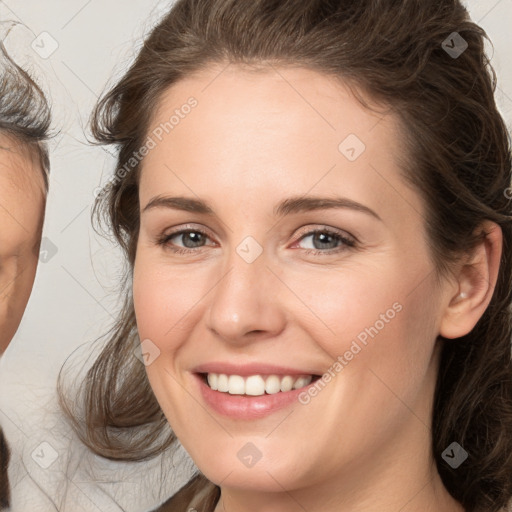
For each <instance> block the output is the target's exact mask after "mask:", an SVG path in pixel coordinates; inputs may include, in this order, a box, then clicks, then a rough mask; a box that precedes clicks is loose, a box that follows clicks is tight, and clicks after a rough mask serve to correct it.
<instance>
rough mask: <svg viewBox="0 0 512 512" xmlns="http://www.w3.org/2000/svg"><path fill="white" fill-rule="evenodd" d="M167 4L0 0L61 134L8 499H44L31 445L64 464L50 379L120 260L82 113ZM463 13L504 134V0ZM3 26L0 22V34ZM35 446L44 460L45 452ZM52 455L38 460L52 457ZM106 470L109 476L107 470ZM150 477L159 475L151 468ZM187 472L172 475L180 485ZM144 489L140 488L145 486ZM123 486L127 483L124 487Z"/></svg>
mask: <svg viewBox="0 0 512 512" xmlns="http://www.w3.org/2000/svg"><path fill="white" fill-rule="evenodd" d="M170 3H171V2H169V1H168V0H166V1H161V0H160V1H157V0H138V1H136V2H129V3H128V2H123V1H121V0H103V1H99V0H67V1H64V0H45V1H44V2H41V1H40V0H4V1H0V20H2V21H4V20H12V21H20V22H21V23H22V24H23V26H21V25H17V26H15V27H14V28H12V29H11V32H10V33H9V35H8V36H7V38H6V46H7V47H8V49H11V50H12V51H13V53H14V55H15V56H17V57H18V60H19V61H21V63H22V64H23V65H24V66H26V67H28V68H29V69H31V70H32V71H33V73H34V74H35V75H36V76H37V77H38V78H39V80H40V81H41V82H42V85H43V87H44V88H45V90H46V91H47V92H48V93H49V95H50V97H51V98H52V103H53V105H54V118H55V122H54V126H55V128H56V130H60V133H59V134H58V135H57V136H56V137H55V138H54V139H53V140H52V142H51V145H50V146H51V149H52V152H51V179H50V194H49V197H48V206H47V213H46V221H45V228H44V237H45V240H44V241H43V247H44V248H46V249H47V250H48V253H47V254H48V256H47V259H48V261H46V262H41V263H40V266H39V269H38V273H37V277H36V282H35V284H34V290H33V294H32V297H31V299H30V302H29V305H28V307H27V310H26V313H25V317H24V319H23V322H22V325H21V326H20V328H19V330H18V333H17V334H16V337H15V339H14V341H13V343H12V345H11V347H9V349H8V351H7V352H6V353H5V355H4V357H3V358H2V359H1V360H0V369H1V375H0V423H2V424H3V425H5V429H6V431H7V432H8V434H9V435H10V436H11V437H12V439H16V440H15V441H13V444H14V445H15V446H14V449H15V450H17V449H18V450H19V451H20V457H21V458H22V459H23V461H24V465H25V469H24V470H23V471H21V470H20V471H19V472H18V473H15V474H13V476H12V478H13V479H14V486H15V494H16V493H17V494H22V493H24V492H25V493H34V494H37V493H38V492H40V491H41V489H38V488H37V486H35V487H34V486H32V487H30V486H29V479H27V478H26V472H28V473H30V474H31V477H32V480H35V481H37V483H38V485H39V486H40V487H41V488H42V490H43V491H45V490H46V491H47V492H52V491H51V489H53V488H54V487H55V485H57V484H56V483H55V481H54V482H53V484H52V483H51V482H50V479H49V477H48V474H49V470H48V472H46V473H45V472H44V471H41V468H40V467H36V466H35V465H34V464H33V457H32V456H31V454H32V453H33V451H34V450H36V449H38V447H40V446H41V443H44V442H49V443H50V444H51V446H52V447H53V445H56V446H55V451H56V452H57V461H56V462H55V464H52V468H57V467H59V462H58V461H64V460H65V457H64V454H63V453H61V451H59V450H62V449H59V448H58V446H59V443H61V444H62V440H59V439H56V437H58V436H57V435H56V434H55V425H54V424H53V423H52V422H55V421H56V420H55V419H51V418H53V416H51V411H54V410H55V403H54V402H55V398H54V388H55V380H56V376H57V373H58V371H59V369H60V368H61V366H62V363H63V362H64V361H65V359H66V358H67V357H68V356H69V355H70V354H71V353H72V352H73V351H74V350H75V349H76V348H77V347H79V346H80V345H82V344H84V343H88V342H91V341H92V340H94V339H95V338H96V337H97V336H99V335H100V334H102V333H103V332H104V331H105V330H106V328H107V327H108V326H109V325H110V323H111V322H112V320H113V318H114V317H115V313H116V301H117V293H116V288H115V287H116V284H117V282H118V278H119V272H120V270H121V268H122V267H121V265H122V262H121V254H120V252H119V251H118V250H117V249H115V248H114V247H112V246H111V245H109V244H108V243H107V242H106V241H105V240H103V239H102V238H101V237H99V236H98V235H97V234H96V233H95V232H94V231H93V229H92V227H91V222H90V209H91V205H92V203H93V201H94V195H93V194H94V189H95V188H96V187H97V186H98V185H99V184H100V183H104V182H105V181H106V179H107V177H108V176H109V175H110V174H111V173H112V172H113V170H114V162H115V161H114V158H113V157H112V156H111V155H110V154H109V153H108V152H106V151H104V150H103V149H101V148H99V147H93V146H91V145H89V144H87V141H86V133H87V123H88V119H89V115H90V112H91V110H92V107H93V105H94V103H95V102H96V100H97V99H98V96H100V94H101V93H102V91H103V90H104V89H105V87H106V84H107V83H113V81H115V78H116V77H119V76H120V75H121V73H122V72H123V70H125V69H126V68H127V66H128V65H129V64H130V63H131V61H132V59H133V58H134V56H135V54H136V52H137V49H138V48H139V46H140V42H141V38H142V37H143V35H144V34H146V33H147V31H148V30H150V28H151V27H152V26H153V24H154V23H155V22H156V21H157V20H158V18H159V17H160V16H161V15H162V14H163V13H164V12H165V11H166V10H167V9H168V7H169V5H170ZM466 5H467V6H468V8H469V11H470V14H471V16H472V18H473V20H474V21H476V22H478V23H479V24H481V25H482V26H483V28H484V29H485V30H486V31H487V33H488V35H489V36H490V38H491V40H492V41H493V44H494V52H493V53H492V55H493V58H492V62H493V65H494V67H495V69H496V71H497V73H498V78H499V89H498V91H497V100H498V104H499V106H500V109H501V111H502V113H503V115H504V117H505V119H506V121H507V123H508V125H509V126H511V125H512V59H510V48H511V46H512V36H511V35H510V27H512V0H468V1H467V3H466ZM6 29H7V27H6V26H5V24H4V26H3V30H4V33H5V31H6ZM50 53H51V55H49V54H50ZM53 253H55V254H53ZM16 442H18V444H19V446H18V447H17V446H16ZM45 447H46V445H44V446H43V448H42V449H43V451H44V449H46V450H47V452H48V450H49V448H48V447H46V448H45ZM52 453H53V452H51V451H50V453H46V454H45V457H47V458H48V457H50V459H51V456H52ZM50 459H48V460H50ZM96 462H97V461H96ZM60 467H61V468H62V466H60ZM109 467H110V466H108V465H106V466H105V467H104V468H103V470H105V471H107V473H108V468H109ZM112 468H113V469H112V471H120V470H119V467H118V466H115V465H113V466H112ZM148 468H149V466H148ZM153 470H154V471H155V474H157V473H158V468H156V467H154V468H153ZM148 472H149V469H148ZM54 473H55V472H54ZM136 473H137V472H136ZM187 474H188V473H186V472H185V473H183V474H182V475H181V480H182V481H183V480H186V477H187ZM136 478H137V477H134V479H136ZM57 480H58V478H57ZM148 482H149V481H146V482H145V483H144V484H143V485H146V486H151V485H152V484H151V483H148ZM132 484H133V485H135V484H134V480H132ZM52 485H53V486H54V487H52ZM173 485H177V483H167V484H165V485H164V488H163V490H162V495H163V496H165V494H166V492H168V491H169V489H171V488H172V486H173ZM106 489H107V490H106V491H105V492H106V493H107V494H109V493H110V494H111V495H116V498H115V500H116V501H117V502H119V503H121V502H122V503H123V505H122V506H123V509H125V510H138V508H137V507H140V506H142V504H146V503H147V506H149V505H150V504H151V503H152V502H153V501H154V502H155V503H156V502H157V501H158V497H159V492H160V491H158V492H156V491H155V492H154V493H153V492H149V491H148V492H147V493H144V492H142V494H143V495H144V494H147V496H146V497H144V498H141V496H137V495H136V493H133V494H131V493H130V495H128V494H126V492H125V491H123V492H121V491H119V489H117V490H116V489H114V488H113V487H109V488H106ZM82 491H83V488H82ZM82 491H80V492H82ZM76 492H78V491H76V489H75V498H73V499H75V500H78V498H77V497H76ZM93 492H95V491H94V490H91V488H88V489H86V490H85V491H83V492H82V494H84V493H85V494H84V496H82V498H83V499H82V502H81V505H80V507H81V508H79V505H78V504H77V503H78V502H76V503H75V505H74V506H75V508H74V509H73V508H69V510H82V509H83V510H118V508H115V506H114V505H113V504H112V503H110V502H108V500H107V502H106V503H107V505H103V506H101V505H100V501H101V500H99V498H96V497H94V498H93V497H91V496H86V494H87V493H89V494H90V493H93ZM34 499H35V498H34ZM144 500H146V501H144ZM20 503H21V502H20ZM34 503H36V502H34ZM109 503H110V504H109ZM33 506H34V507H36V508H33V510H38V509H40V510H45V508H37V507H38V506H40V507H43V505H33ZM68 506H70V505H68ZM105 507H106V508H105ZM119 510H121V509H120V508H119Z"/></svg>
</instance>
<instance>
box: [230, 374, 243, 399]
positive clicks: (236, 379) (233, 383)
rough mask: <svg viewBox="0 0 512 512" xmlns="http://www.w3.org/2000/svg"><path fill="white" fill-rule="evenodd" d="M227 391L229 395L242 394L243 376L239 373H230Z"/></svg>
mask: <svg viewBox="0 0 512 512" xmlns="http://www.w3.org/2000/svg"><path fill="white" fill-rule="evenodd" d="M228 392H229V394H230V395H243V394H244V393H245V382H244V378H243V377H240V375H230V376H229V380H228Z"/></svg>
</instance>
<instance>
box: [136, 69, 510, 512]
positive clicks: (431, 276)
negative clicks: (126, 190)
mask: <svg viewBox="0 0 512 512" xmlns="http://www.w3.org/2000/svg"><path fill="white" fill-rule="evenodd" d="M222 69H223V67H221V66H213V65H212V66H210V67H208V68H205V69H204V70H202V71H201V72H200V73H198V74H196V75H194V76H191V77H189V78H187V79H185V80H183V81H180V82H179V83H177V84H175V85H174V86H172V87H171V88H169V89H168V90H167V91H166V92H165V94H164V95H163V97H162V99H161V102H160V106H159V109H158V111H157V112H156V114H155V116H154V122H153V126H152V129H153V128H154V127H157V126H158V125H159V124H160V123H162V122H165V121H166V120H168V119H169V116H170V115H172V113H173V111H174V109H175V108H179V107H180V105H183V104H184V103H185V102H186V100H187V98H189V97H190V96H194V97H195V98H197V100H198V105H197V107H195V108H194V109H193V110H192V111H191V113H190V114H189V115H188V116H186V117H185V118H184V119H183V120H181V121H180V123H179V124H178V125H177V126H175V127H174V129H173V130H172V131H170V132H169V134H168V135H167V136H166V137H165V138H163V140H162V141H161V142H160V143H159V144H157V146H156V147H155V148H154V149H152V150H151V151H150V152H149V154H148V155H147V156H146V157H145V159H144V162H143V167H142V174H141V178H140V190H139V197H140V205H141V212H142V211H143V210H144V208H145V206H146V205H148V203H149V202H150V201H151V200H152V199H153V198H154V197H156V196H185V197H188V198H194V199H201V200H204V201H206V202H207V203H208V204H209V205H210V206H211V208H212V209H213V211H214V214H213V215H207V214H203V213H196V212H187V211H181V210H178V209H174V208H169V207H155V208H151V209H148V210H146V211H144V212H143V213H141V227H140V234H139V238H138V245H137V254H136V260H135V265H134V275H133V293H134V304H135V311H136V319H137V326H138V329H139V334H140V339H141V340H144V339H150V340H151V342H152V343H154V344H155V345H156V346H157V347H158V349H159V350H160V354H159V356H158V357H157V358H156V359H155V360H154V361H153V362H152V363H151V364H150V365H148V366H147V368H146V370H147V374H148V377H149V380H150V383H151V386H152V388H153V391H154V393H155V396H156V398H157V400H158V402H159V403H160V405H161V407H162V409H163V411H164V413H165V415H166V417H167V419H168V421H169V423H170V425H171V427H172V428H173V430H174V431H175V433H176V435H177V436H178V438H179V439H180V441H181V442H182V444H183V446H184V447H185V449H186V450H187V451H188V453H189V454H190V455H191V457H192V459H193V460H194V461H195V463H196V464H197V466H198V467H199V468H200V470H201V471H202V472H203V473H204V474H205V475H206V477H207V478H208V479H210V480H211V481H213V482H214V483H216V484H217V485H220V487H221V492H222V494H221V499H220V501H219V503H218V505H217V508H216V512H219V511H223V510H225V511H237V512H240V511H242V512H249V511H250V512H252V511H259V512H271V511H272V512H274V511H285V512H288V511H289V512H292V511H302V510H308V511H309V512H314V511H323V512H330V511H337V512H340V511H353V510H358V511H365V512H369V511H379V512H382V511H390V512H391V511H393V512H396V511H397V510H401V511H402V512H413V511H418V512H419V511H422V512H424V511H461V510H463V508H462V507H461V506H460V505H459V504H458V503H457V502H455V500H453V498H452V497H451V496H450V495H449V493H448V492H447V490H446V489H445V487H444V486H443V484H442V482H441V479H440V477H439V475H438V473H437V469H436V466H435V463H434V461H433V456H432V453H431V431H430V428H429V425H430V420H431V416H432V402H433V394H434V387H435V382H436V375H437V367H438V358H439V348H440V345H439V344H438V343H436V338H437V336H438V335H439V334H442V335H445V336H446V337H448V338H455V337H458V336H462V335H463V334H466V333H467V332H469V331H470V330H471V329H472V327H473V326H474V325H475V324H476V322H477V320H478V319H479V318H480V316H481V315H482V314H483V312H484V311H485V308H486V307H487V304H488V303H489V301H490V298H491V295H492V290H493V288H494V285H495V282H496V275H497V271H498V266H499V263H498V262H499V255H500V254H501V243H502V242H501V231H500V229H499V227H498V226H496V225H489V226H488V227H489V229H490V230H491V232H490V234H489V236H488V237H487V240H486V242H485V243H483V244H482V245H481V246H480V247H479V248H477V250H476V251H475V252H474V253H473V254H471V255H468V256H467V258H466V260H465V261H464V264H462V263H461V264H460V265H459V266H458V267H457V269H456V270H455V272H454V275H453V277H450V278H449V279H448V278H447V279H443V280H441V283H438V282H437V281H436V279H435V272H434V265H433V262H432V260H431V257H430V254H429V250H428V246H427V242H426V234H425V217H424V215H425V213H424V208H423V205H422V201H421V198H420V196H419V194H418V193H417V192H415V191H414V190H412V189H411V188H408V186H407V185H406V184H405V181H404V179H403V178H402V176H401V175H400V172H401V171H400V168H399V165H398V162H399V159H400V157H402V156H403V155H404V151H405V149H404V148H403V147H402V146H401V140H402V138H401V136H400V126H399V124H398V121H397V118H396V117H394V115H391V114H389V115H386V116H382V115H377V114H374V113H371V112H370V111H369V110H366V109H364V107H362V106H361V104H360V103H359V102H357V100H355V99H354V97H353V96H352V95H351V94H350V92H349V90H348V89H347V88H346V87H345V86H344V85H343V84H342V83H340V82H335V81H334V80H333V79H332V78H328V77H326V76H325V75H322V74H318V73H316V72H314V71H312V70H307V69H303V68H286V69H285V68H278V69H272V68H267V69H266V70H265V71H264V72H260V73H254V72H249V71H248V70H246V69H243V68H241V67H238V66H235V65H231V66H229V67H228V68H227V69H225V70H224V71H222ZM292 85H293V87H292ZM351 133H352V134H356V135H357V137H359V139H360V140H362V141H364V144H365V145H366V150H365V151H364V153H363V154H362V155H361V156H360V157H359V158H358V159H357V160H355V161H354V162H351V161H349V160H348V159H347V158H345V156H344V155H342V154H341V153H340V151H339V150H338V145H339V144H340V142H342V141H343V140H344V139H345V138H346V137H347V135H349V134H351ZM304 195H307V196H313V195H314V196H322V197H329V198H332V197H335V196H343V197H346V198H349V199H351V200H353V201H357V202H359V203H362V204H363V205H365V206H367V207H368V208H371V209H372V210H373V211H374V212H375V213H377V214H378V216H379V217H380V219H381V220H378V219H376V218H374V217H373V216H372V215H369V214H366V213H363V212H361V211H357V210H354V209H349V208H342V209H319V210H315V211H306V212H298V213H297V212H296V213H290V214H288V215H285V216H283V217H276V216H275V215H274V213H273V208H274V207H275V205H276V204H278V203H279V202H280V201H282V200H284V199H287V198H289V197H292V196H304ZM194 228H198V229H202V230H205V231H206V232H207V237H203V240H204V242H202V245H199V246H197V243H196V246H194V243H193V242H194V240H195V239H190V238H189V237H187V236H183V235H179V234H178V235H176V236H174V237H173V238H171V239H170V240H169V241H168V242H167V246H163V245H159V244H158V239H159V238H161V237H162V235H165V234H169V233H171V232H177V231H179V230H183V229H194ZM325 228H329V229H331V230H338V231H339V232H341V234H342V235H344V236H347V235H348V236H352V237H356V239H357V244H356V246H355V247H354V248H350V247H347V246H345V245H344V244H343V243H342V242H340V241H339V240H338V239H336V238H335V239H334V242H331V244H330V245H329V243H327V245H326V242H323V245H322V242H318V241H317V242H316V243H315V245H313V243H314V237H313V236H312V234H311V233H312V231H314V230H315V229H317V230H322V229H325ZM247 236H252V237H253V238H254V239H255V240H256V241H257V242H258V243H259V244H260V246H261V247H262V248H263V253H262V254H261V255H260V256H259V257H258V258H257V259H256V260H255V261H254V262H253V263H250V264H249V263H247V262H246V261H245V260H244V259H242V258H241V257H240V256H239V255H238V253H237V252H236V248H237V246H238V245H239V244H240V242H241V241H242V240H243V239H244V238H245V237H247ZM185 244H187V245H185ZM172 247H174V248H175V249H180V248H181V249H183V248H188V249H189V250H190V251H191V252H189V253H187V254H178V253H175V252H173V251H172V249H171V248H172ZM310 249H317V251H319V252H320V253H321V254H313V253H311V252H309V253H308V250H310ZM336 251H338V252H336ZM461 292H464V293H465V294H466V295H467V297H466V298H461V297H460V296H459V294H460V293H461ZM397 302H398V303H399V304H400V305H401V306H402V310H401V311H400V312H399V313H397V314H396V316H395V318H394V319H393V320H391V321H389V322H388V323H386V325H385V327H384V328H383V329H381V330H380V331H379V333H378V335H377V336H376V337H375V338H374V339H370V341H369V342H368V344H367V346H365V347H364V348H363V349H362V350H361V351H360V352H359V353H358V354H357V356H356V357H354V358H353V359H352V360H351V361H350V362H349V364H348V365H347V366H345V368H344V369H343V370H342V371H341V372H340V373H339V374H338V375H337V376H336V377H335V378H334V379H332V381H331V382H330V383H328V385H327V386H326V387H325V389H323V390H322V391H321V392H320V393H319V394H318V395H317V396H316V397H315V398H314V399H312V400H311V401H310V403H309V404H307V405H301V404H299V403H296V404H293V405H292V406H291V407H287V408H285V409H283V410H280V411H277V412H275V413H272V414H270V415H268V416H265V417H263V418H260V419H255V420H254V419H253V420H250V421H246V420H235V419H230V418H227V417H225V416H221V415H219V414H217V413H215V412H213V411H212V410H210V409H208V407H207V406H206V405H205V403H204V401H203V399H202V397H201V395H200V394H199V393H198V392H197V386H195V381H194V378H193V376H192V374H191V370H192V369H193V368H194V367H195V366H197V365H199V364H202V363H206V362H211V361H231V362H235V363H241V364H243V363H248V362H252V361H257V362H266V363H273V364H285V365H287V366H291V367H294V368H301V369H302V368H303V369H307V370H308V373H315V374H322V373H323V372H325V371H326V370H327V369H328V368H329V367H331V366H332V364H333V362H334V361H335V360H336V358H337V356H339V355H343V354H344V353H345V352H346V351H347V350H348V349H349V348H350V346H351V343H352V341H353V340H354V339H355V338H356V336H357V335H358V334H359V333H360V332H361V331H363V330H364V329H365V328H366V327H369V326H371V325H374V324H375V322H376V321H377V320H378V319H379V318H380V316H379V315H381V314H383V313H385V312H386V310H388V309H389V308H391V307H392V305H393V304H394V303H397ZM248 442H251V443H253V444H254V445H255V446H256V447H257V449H258V450H259V451H260V452H261V454H262V456H261V459H260V460H259V461H258V462H257V464H255V465H254V466H252V467H250V468H249V467H246V466H245V465H244V464H242V463H241V461H240V460H239V458H238V457H237V453H238V451H239V450H240V449H241V448H242V447H243V446H244V445H245V444H246V443H248Z"/></svg>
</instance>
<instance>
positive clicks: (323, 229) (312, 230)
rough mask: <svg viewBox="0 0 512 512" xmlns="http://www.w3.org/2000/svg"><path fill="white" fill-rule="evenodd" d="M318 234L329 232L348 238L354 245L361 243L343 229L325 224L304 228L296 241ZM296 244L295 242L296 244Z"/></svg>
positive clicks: (309, 225)
mask: <svg viewBox="0 0 512 512" xmlns="http://www.w3.org/2000/svg"><path fill="white" fill-rule="evenodd" d="M300 229H302V228H300ZM317 232H328V233H332V234H335V235H338V236H340V237H342V238H346V239H348V240H350V241H351V242H353V243H354V244H356V243H359V240H358V239H357V237H355V236H354V235H352V234H350V233H348V232H347V231H344V230H343V229H339V228H334V227H331V226H326V225H324V224H317V225H316V226H315V225H314V224H308V225H307V226H305V227H304V229H303V230H302V232H301V234H299V235H298V237H297V239H296V241H299V240H300V239H301V238H303V236H304V235H312V234H314V233H317ZM294 243H295V242H294Z"/></svg>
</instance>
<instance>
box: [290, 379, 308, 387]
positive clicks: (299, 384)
mask: <svg viewBox="0 0 512 512" xmlns="http://www.w3.org/2000/svg"><path fill="white" fill-rule="evenodd" d="M310 382H311V377H299V378H298V379H297V380H296V381H295V384H294V385H293V389H300V388H303V387H304V386H307V385H308V384H309V383H310Z"/></svg>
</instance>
